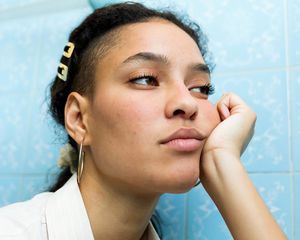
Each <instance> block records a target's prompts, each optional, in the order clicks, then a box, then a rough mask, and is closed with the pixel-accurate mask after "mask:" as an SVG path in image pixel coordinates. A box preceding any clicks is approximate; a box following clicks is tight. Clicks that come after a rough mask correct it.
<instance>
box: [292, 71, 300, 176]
mask: <svg viewBox="0 0 300 240" xmlns="http://www.w3.org/2000/svg"><path fill="white" fill-rule="evenodd" d="M291 111H292V114H291V117H292V119H291V121H292V158H293V161H294V166H295V170H297V171H300V148H299V143H300V69H298V70H292V71H291Z"/></svg>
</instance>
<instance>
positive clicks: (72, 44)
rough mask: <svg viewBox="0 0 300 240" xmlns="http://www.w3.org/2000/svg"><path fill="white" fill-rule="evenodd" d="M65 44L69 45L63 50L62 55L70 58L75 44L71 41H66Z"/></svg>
mask: <svg viewBox="0 0 300 240" xmlns="http://www.w3.org/2000/svg"><path fill="white" fill-rule="evenodd" d="M66 46H67V47H69V48H68V50H67V51H64V53H63V55H64V56H65V57H67V58H70V57H71V56H72V53H73V50H74V48H75V45H74V43H72V42H68V43H67V45H66Z"/></svg>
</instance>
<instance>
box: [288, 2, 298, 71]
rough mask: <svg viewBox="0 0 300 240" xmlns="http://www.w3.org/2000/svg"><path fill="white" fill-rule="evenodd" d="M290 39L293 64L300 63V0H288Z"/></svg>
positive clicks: (290, 53)
mask: <svg viewBox="0 0 300 240" xmlns="http://www.w3.org/2000/svg"><path fill="white" fill-rule="evenodd" d="M287 2H288V27H289V28H288V33H289V34H288V40H289V50H290V51H289V55H290V61H291V64H292V65H299V64H300V44H299V41H300V25H299V18H300V2H299V0H288V1H287Z"/></svg>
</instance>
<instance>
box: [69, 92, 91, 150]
mask: <svg viewBox="0 0 300 240" xmlns="http://www.w3.org/2000/svg"><path fill="white" fill-rule="evenodd" d="M88 117H89V100H88V99H87V98H86V97H83V96H81V95H80V94H79V93H77V92H71V93H70V94H69V96H68V99H67V102H66V105H65V128H66V130H67V132H68V134H69V135H70V136H71V137H72V138H73V139H74V140H75V141H76V142H77V144H80V143H81V142H82V140H83V139H84V145H87V144H88V142H89V137H88Z"/></svg>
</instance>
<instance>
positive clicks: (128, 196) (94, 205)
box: [80, 171, 159, 240]
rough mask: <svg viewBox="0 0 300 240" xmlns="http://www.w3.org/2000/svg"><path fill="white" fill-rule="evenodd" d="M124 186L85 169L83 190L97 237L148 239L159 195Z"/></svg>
mask: <svg viewBox="0 0 300 240" xmlns="http://www.w3.org/2000/svg"><path fill="white" fill-rule="evenodd" d="M120 189H121V190H120ZM124 189H125V188H124V187H116V185H113V184H112V183H111V181H107V180H106V179H104V178H101V177H99V176H96V175H95V174H91V172H90V171H84V173H83V175H82V178H81V181H80V191H81V194H82V198H83V201H84V204H85V207H86V210H87V214H88V217H89V220H90V224H91V228H92V231H93V235H94V238H95V239H96V240H97V239H111V240H115V239H116V240H117V239H120V238H122V239H124V240H126V239H146V235H147V234H146V232H147V226H148V223H149V221H150V218H151V216H152V213H153V211H154V208H155V205H156V203H157V200H158V198H159V195H151V196H150V195H147V196H145V195H142V194H137V193H134V192H132V191H130V190H129V189H127V190H124Z"/></svg>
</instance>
